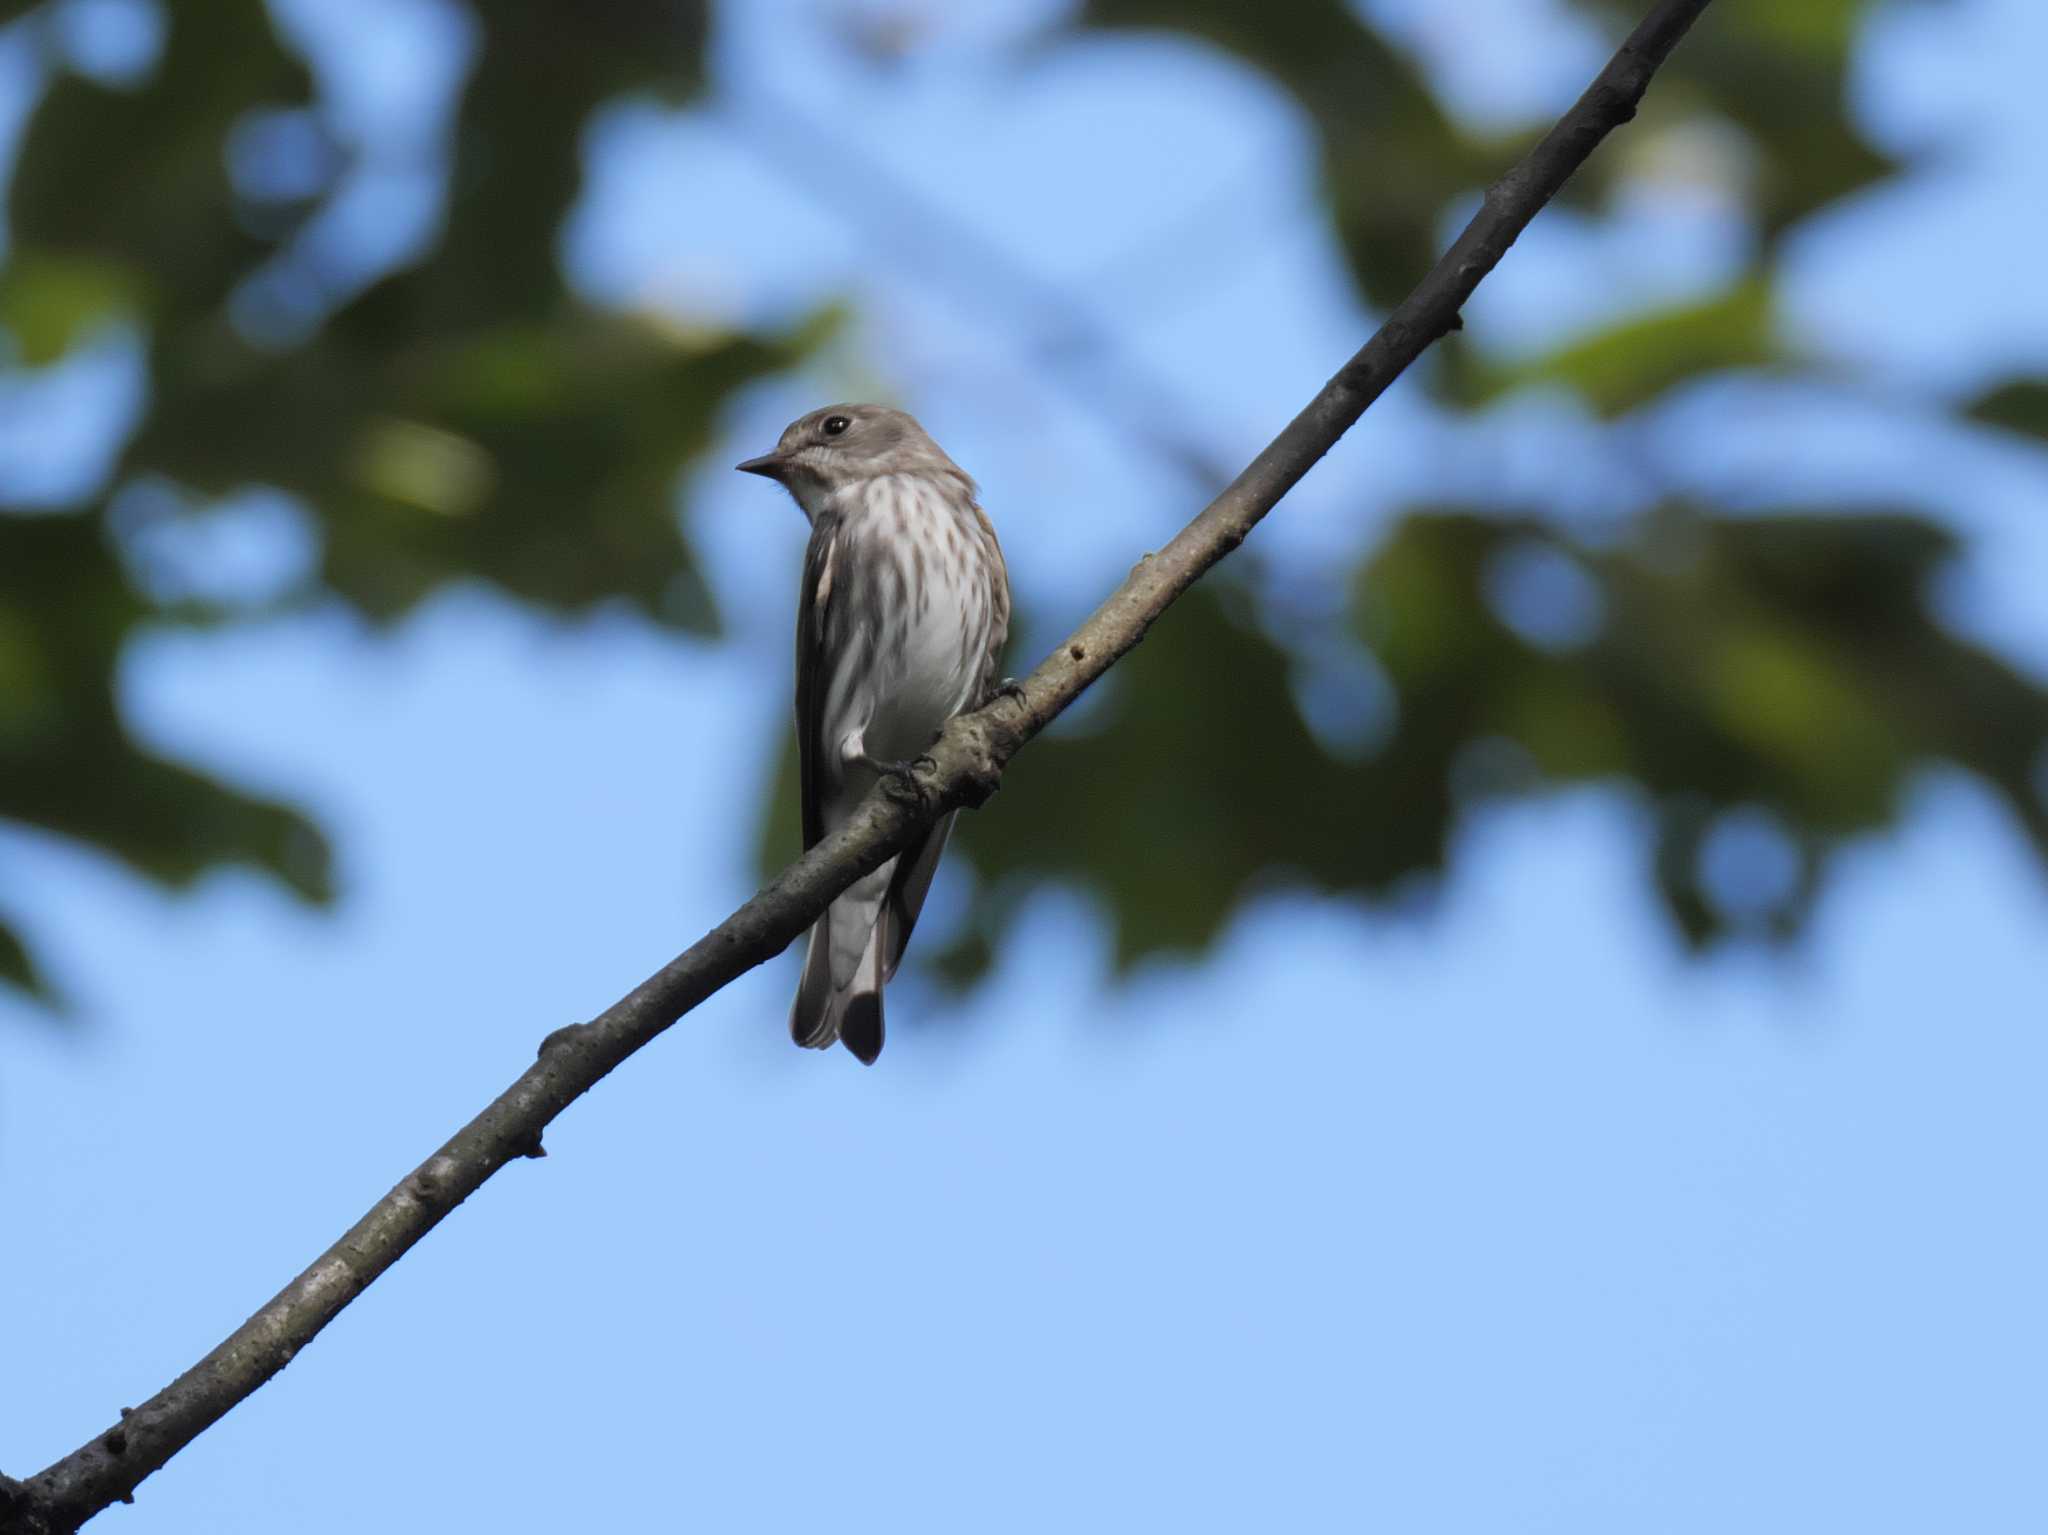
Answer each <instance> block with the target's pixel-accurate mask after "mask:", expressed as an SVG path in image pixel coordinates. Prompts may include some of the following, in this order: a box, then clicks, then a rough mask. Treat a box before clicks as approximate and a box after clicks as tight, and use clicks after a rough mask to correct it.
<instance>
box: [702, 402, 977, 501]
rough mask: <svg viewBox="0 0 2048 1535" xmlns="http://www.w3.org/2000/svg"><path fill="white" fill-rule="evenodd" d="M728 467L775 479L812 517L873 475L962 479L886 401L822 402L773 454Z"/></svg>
mask: <svg viewBox="0 0 2048 1535" xmlns="http://www.w3.org/2000/svg"><path fill="white" fill-rule="evenodd" d="M734 467H735V468H737V469H742V470H745V471H746V472H747V473H748V474H759V475H765V476H766V477H767V478H769V479H771V480H775V481H777V482H779V483H780V484H781V485H783V486H784V487H785V488H786V489H787V490H788V491H789V493H790V494H791V495H792V496H794V497H796V500H797V504H798V505H799V506H801V507H803V509H804V511H805V513H806V514H808V515H812V516H815V515H816V513H817V510H818V508H819V506H820V505H821V504H822V503H823V502H824V501H825V500H826V499H827V498H829V497H830V496H831V495H832V494H833V493H834V492H836V491H838V490H840V489H842V488H843V487H845V486H847V485H849V484H853V483H855V482H857V481H861V480H870V479H874V478H876V477H877V476H879V475H885V474H920V473H922V474H952V475H958V476H959V477H960V478H961V479H962V480H963V481H964V480H965V479H966V476H965V475H962V474H961V473H960V470H959V468H958V467H957V466H956V465H955V464H954V463H953V461H952V460H951V459H950V458H948V457H946V455H945V453H944V452H943V451H942V450H941V449H940V447H939V445H938V444H937V443H935V442H933V441H932V440H931V438H930V437H928V436H926V435H925V430H924V428H923V427H921V426H919V425H918V424H917V421H916V420H915V418H913V417H912V416H910V415H909V414H908V413H906V412H904V411H900V410H896V409H894V408H892V407H890V406H887V405H827V406H825V407H824V408H823V409H822V410H814V411H812V412H811V413H810V414H809V415H806V416H799V417H797V419H796V420H794V421H792V422H790V424H789V426H788V428H787V429H786V430H785V431H784V432H783V434H782V440H781V441H780V442H778V443H776V445H775V451H774V452H773V453H763V454H762V455H761V456H760V457H759V458H750V459H748V460H746V462H744V463H741V464H736V465H734Z"/></svg>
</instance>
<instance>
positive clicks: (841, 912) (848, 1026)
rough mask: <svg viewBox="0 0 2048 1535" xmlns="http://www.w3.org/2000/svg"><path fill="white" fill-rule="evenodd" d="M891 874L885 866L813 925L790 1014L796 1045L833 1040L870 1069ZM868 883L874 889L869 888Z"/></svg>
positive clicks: (876, 1042)
mask: <svg viewBox="0 0 2048 1535" xmlns="http://www.w3.org/2000/svg"><path fill="white" fill-rule="evenodd" d="M893 861H894V860H891V862H892V863H893ZM889 874H890V865H889V864H884V865H883V866H882V867H881V868H880V869H877V870H876V871H875V872H874V873H873V874H870V875H868V876H866V877H865V878H864V879H862V880H860V881H859V882H857V883H856V884H855V885H854V887H853V888H852V889H851V890H849V891H848V892H847V893H846V894H845V895H843V896H841V897H840V898H839V899H838V900H836V901H834V902H833V903H832V904H831V905H830V906H828V907H827V908H826V909H825V915H824V916H822V917H820V918H819V919H818V920H817V921H816V922H815V923H813V924H812V926H811V938H810V947H809V948H808V949H807V950H806V951H805V953H804V973H803V979H802V980H801V981H799V982H798V983H797V988H796V1001H795V1002H793V1003H792V1004H791V1005H790V1009H789V1035H790V1038H791V1039H794V1040H795V1041H796V1042H797V1043H798V1044H800V1045H803V1046H806V1047H807V1048H809V1049H812V1050H827V1049H830V1048H831V1047H832V1045H833V1043H834V1042H835V1041H844V1043H845V1045H846V1048H847V1049H849V1050H851V1051H852V1052H853V1053H854V1054H855V1055H856V1056H858V1057H859V1058H860V1060H861V1062H862V1063H863V1064H865V1065H869V1066H872V1065H874V1063H875V1058H876V1057H877V1056H879V1055H880V1054H881V1053H882V974H883V965H884V953H885V949H886V939H887V936H888V935H887V934H886V933H885V932H884V931H883V929H884V927H885V926H886V925H887V922H888V918H887V916H886V915H885V913H884V911H883V905H882V893H883V891H884V890H886V889H887V887H888V883H889ZM871 884H872V885H873V886H874V888H873V889H869V888H867V887H868V886H869V885H871Z"/></svg>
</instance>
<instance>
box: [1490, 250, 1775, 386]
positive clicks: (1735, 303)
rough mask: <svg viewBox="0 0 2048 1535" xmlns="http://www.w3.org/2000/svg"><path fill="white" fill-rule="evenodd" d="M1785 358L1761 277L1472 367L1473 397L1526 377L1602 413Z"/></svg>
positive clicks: (1519, 382)
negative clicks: (1703, 377) (1513, 358)
mask: <svg viewBox="0 0 2048 1535" xmlns="http://www.w3.org/2000/svg"><path fill="white" fill-rule="evenodd" d="M1783 360H1784V353H1783V350H1782V348H1781V347H1780V344H1779V342H1778V340H1777V336H1776V333H1775V330H1774V328H1773V326H1772V323H1771V293H1770V288H1769V286H1768V285H1767V284H1765V283H1763V282H1761V281H1752V282H1746V283H1743V284H1742V285H1741V286H1739V287H1737V288H1734V289H1732V290H1731V291H1729V292H1727V293H1724V294H1721V295H1719V296H1717V297H1714V298H1710V299H1703V300H1700V301H1698V302H1695V303H1689V304H1681V305H1676V306H1673V307H1671V308H1668V309H1662V310H1658V311H1656V312H1654V313H1651V314H1645V315H1637V316H1635V317H1633V318H1630V319H1626V320H1622V321H1620V322H1619V323H1617V324H1615V325H1612V326H1610V327H1608V328H1607V329H1605V330H1602V331H1599V332H1596V333H1595V334H1593V335H1590V336H1585V337H1582V338H1580V339H1578V340H1575V341H1572V342H1570V343H1568V344H1566V345H1564V346H1562V347H1559V348H1557V349H1556V350H1555V351H1551V352H1547V353H1544V354H1542V355H1540V356H1536V357H1532V358H1528V359H1526V360H1524V361H1520V362H1515V363H1510V364H1507V365H1504V366H1499V367H1492V368H1489V367H1486V366H1485V365H1483V364H1482V365H1480V366H1478V367H1477V368H1476V369H1474V370H1473V372H1472V374H1471V386H1472V397H1473V399H1474V401H1475V402H1477V401H1485V400H1488V399H1492V398H1495V397H1498V396H1500V395H1503V394H1507V393H1510V392H1512V391H1513V390H1516V389H1524V388H1528V387H1530V386H1532V385H1543V384H1551V385H1560V386H1562V387H1564V388H1567V389H1571V390H1573V391H1575V392H1576V393H1577V394H1578V395H1579V396H1580V397H1581V398H1582V399H1584V400H1585V402H1586V403H1587V404H1588V405H1589V406H1591V407H1592V409H1593V410H1595V411H1596V412H1598V413H1599V414H1600V415H1603V416H1617V415H1621V414H1622V413H1624V412H1626V411H1630V410H1634V409H1636V408H1637V407H1638V406H1641V405H1645V404H1648V403H1649V402H1650V401H1652V400H1654V399H1656V398H1657V397H1658V396H1659V395H1661V394H1663V393H1664V392H1665V391H1666V390H1668V389H1670V388H1672V387H1673V386H1675V385H1677V384H1681V383H1683V382H1685V381H1686V380H1687V379H1690V378H1693V377H1695V376H1697V375H1699V374H1702V373H1709V372H1713V371H1716V370H1718V369H1722V368H1754V367H1763V366H1766V365H1769V364H1772V363H1776V362H1781V361H1783Z"/></svg>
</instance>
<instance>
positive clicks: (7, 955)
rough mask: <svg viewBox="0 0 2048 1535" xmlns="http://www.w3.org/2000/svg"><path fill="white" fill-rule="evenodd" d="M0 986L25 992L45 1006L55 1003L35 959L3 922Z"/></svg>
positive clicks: (0, 943)
mask: <svg viewBox="0 0 2048 1535" xmlns="http://www.w3.org/2000/svg"><path fill="white" fill-rule="evenodd" d="M0 985H4V986H12V987H13V988H14V989H15V990H17V991H22V992H26V993H27V994H28V995H29V996H31V997H33V998H35V999H36V1000H37V1001H38V1002H41V1003H44V1004H45V1005H53V1004H55V1002H56V1001H57V996H56V993H55V992H53V991H52V990H51V989H50V984H49V982H48V980H47V979H45V978H44V976H43V973H42V971H41V970H39V969H37V968H36V962H35V959H34V957H33V956H31V955H30V953H29V952H28V947H27V945H25V944H24V943H23V942H22V941H21V940H20V939H19V938H18V937H16V936H15V933H14V930H13V929H12V928H10V927H9V926H8V925H7V924H6V923H5V922H0Z"/></svg>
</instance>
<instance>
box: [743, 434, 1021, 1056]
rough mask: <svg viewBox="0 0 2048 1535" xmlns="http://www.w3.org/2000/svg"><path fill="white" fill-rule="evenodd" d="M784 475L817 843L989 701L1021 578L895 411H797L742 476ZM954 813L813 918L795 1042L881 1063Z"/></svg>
mask: <svg viewBox="0 0 2048 1535" xmlns="http://www.w3.org/2000/svg"><path fill="white" fill-rule="evenodd" d="M736 467H737V468H739V469H741V470H743V471H744V472H746V473H748V474H758V475H764V476H766V477H767V478H768V479H771V480H774V481H776V482H777V483H779V484H780V485H781V486H782V487H783V488H784V489H785V490H787V491H788V492H789V494H790V496H791V497H792V498H793V499H794V500H795V501H796V504H797V506H798V507H799V508H800V509H801V510H802V511H803V514H804V516H805V517H806V518H807V519H808V520H809V522H810V526H811V537H810V543H809V544H808V546H807V547H806V549H805V551H804V565H803V584H802V587H801V588H800V590H799V594H798V601H797V625H796V732H797V759H798V763H799V765H800V774H799V783H800V788H801V796H802V805H803V840H804V847H805V849H806V850H809V849H810V848H812V847H815V846H816V845H817V844H818V843H819V842H820V841H822V840H823V839H824V838H825V837H826V835H827V834H829V833H830V832H832V831H834V830H836V829H837V828H838V827H840V826H842V825H844V824H845V823H846V821H847V820H848V819H849V818H850V817H851V816H852V814H853V812H854V809H855V807H856V806H858V805H859V804H860V802H861V800H862V798H863V797H864V796H865V795H866V794H867V792H868V790H869V789H870V788H872V787H873V786H874V785H875V783H876V782H877V781H878V780H879V779H880V778H881V776H882V775H884V774H887V773H892V772H903V771H907V770H908V768H909V766H910V764H911V763H913V762H914V761H915V760H916V759H917V758H918V757H919V756H921V755H923V754H924V753H925V752H926V751H927V750H928V749H929V748H930V746H931V744H932V743H933V742H934V741H935V740H937V739H938V736H939V732H940V731H941V730H943V729H944V728H945V726H946V722H947V721H948V720H950V719H952V718H953V717H954V716H955V715H958V714H964V713H967V712H969V711H971V710H973V709H977V708H979V707H980V706H981V705H982V704H983V703H985V702H987V701H988V699H989V698H990V696H991V695H992V694H993V693H994V692H995V691H996V690H997V686H998V683H997V676H998V667H999V663H1000V660H1001V656H1002V650H1003V644H1004V642H1005V640H1006V639H1007V638H1008V637H1009V630H1010V581H1009V573H1008V570H1007V568H1006V567H1005V565H1004V563H1003V551H1002V547H1001V546H1000V545H999V544H998V543H997V542H996V532H995V527H994V525H993V524H992V523H990V521H989V519H988V514H987V513H985V512H984V511H983V510H982V509H981V503H980V499H979V492H978V491H977V490H976V489H975V484H974V481H973V480H971V479H969V478H968V476H967V474H966V472H965V471H964V470H962V469H961V468H960V466H959V465H958V464H956V463H954V462H953V460H952V459H950V458H948V457H947V456H946V454H945V452H944V450H943V449H941V448H940V447H939V445H938V444H937V443H936V442H934V441H932V439H931V437H930V436H929V435H927V433H926V432H925V430H924V428H923V427H921V426H919V425H918V424H917V422H916V420H915V419H913V418H912V417H911V416H909V415H908V414H906V413H905V412H903V411H900V410H896V409H893V408H891V407H889V406H887V405H827V406H825V407H823V408H822V409H819V410H814V411H812V412H810V413H809V414H808V415H804V416H799V417H798V418H797V419H796V420H795V421H793V422H791V423H790V425H789V427H788V429H787V430H786V431H784V432H783V434H782V437H781V440H780V441H779V442H778V443H777V444H776V446H775V451H774V452H772V453H764V454H762V455H761V456H760V457H759V458H750V459H748V460H746V462H744V463H742V464H739V465H737V466H736ZM952 827H953V816H952V814H951V813H950V812H949V813H948V814H946V815H943V816H940V817H939V818H938V819H937V820H935V821H934V822H933V823H932V824H931V826H930V827H928V828H927V829H926V830H925V831H924V832H923V833H922V834H920V835H919V837H918V838H917V840H915V841H913V842H912V843H910V844H909V845H908V846H906V847H905V848H904V849H903V851H902V852H900V853H898V854H897V855H896V856H895V857H894V858H891V859H890V860H888V862H886V863H884V864H882V865H881V866H880V867H879V868H877V869H875V870H874V872H872V873H870V874H867V875H863V876H862V877H861V878H860V879H858V880H856V881H855V882H854V883H853V884H852V885H851V886H849V887H848V888H847V890H846V891H845V893H844V894H842V895H840V896H839V897H838V898H837V899H835V900H834V901H833V902H832V904H831V905H830V906H829V907H827V908H826V910H825V914H824V915H823V916H821V917H819V918H818V920H817V922H816V923H815V924H813V926H812V928H811V933H810V942H809V947H808V949H807V950H806V952H805V955H804V968H803V978H802V979H801V980H800V981H799V982H798V984H797V991H796V1000H795V1001H794V1002H793V1003H792V1004H791V1006H790V1012H789V1032H790V1037H791V1038H792V1039H793V1040H795V1041H796V1043H797V1044H799V1045H803V1046H805V1047H807V1048H811V1049H817V1050H824V1049H829V1048H831V1046H832V1045H833V1043H834V1042H835V1041H836V1042H838V1043H841V1044H844V1045H845V1046H846V1048H847V1049H848V1050H850V1051H851V1052H852V1053H853V1054H854V1055H855V1056H856V1057H857V1058H858V1059H859V1060H860V1061H861V1062H862V1063H863V1064H864V1065H870V1066H871V1065H873V1064H874V1062H875V1060H876V1058H877V1057H878V1056H880V1054H881V1053H882V1036H883V1021H882V988H883V986H884V985H885V984H886V983H887V982H888V981H889V979H890V978H891V977H892V976H894V975H895V973H896V967H897V965H898V964H899V963H900V962H901V961H902V958H903V950H904V946H905V945H906V944H908V943H909V942H910V931H911V928H912V927H913V926H915V925H916V922H917V915H918V912H919V910H920V909H921V908H922V907H923V905H924V899H925V895H926V893H927V892H928V891H929V890H930V889H931V883H932V874H933V872H934V871H935V870H936V869H937V868H938V863H939V855H940V854H941V853H942V852H944V851H945V846H946V838H947V837H948V835H949V834H950V833H951V831H952Z"/></svg>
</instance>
